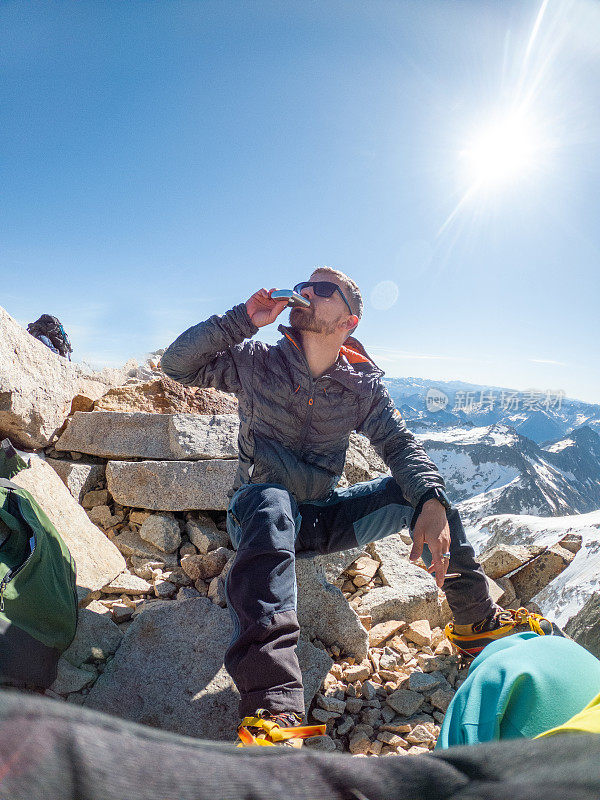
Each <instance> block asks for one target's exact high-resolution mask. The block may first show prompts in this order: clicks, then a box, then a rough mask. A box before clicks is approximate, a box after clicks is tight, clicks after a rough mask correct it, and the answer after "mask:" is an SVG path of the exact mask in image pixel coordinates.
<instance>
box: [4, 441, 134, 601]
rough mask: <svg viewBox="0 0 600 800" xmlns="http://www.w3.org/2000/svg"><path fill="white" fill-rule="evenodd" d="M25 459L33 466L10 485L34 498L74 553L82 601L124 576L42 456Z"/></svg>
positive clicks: (117, 557)
mask: <svg viewBox="0 0 600 800" xmlns="http://www.w3.org/2000/svg"><path fill="white" fill-rule="evenodd" d="M22 456H23V457H25V458H26V459H31V462H30V463H31V466H30V467H29V469H24V470H21V472H19V473H17V475H15V477H14V478H11V481H12V482H13V483H16V484H17V485H18V486H21V487H22V488H23V489H27V491H28V492H30V493H31V494H32V495H33V497H35V499H36V500H37V502H38V503H39V505H40V506H41V507H42V508H43V510H44V511H45V512H46V514H47V515H48V517H49V519H50V521H51V522H52V523H53V524H54V526H55V527H56V530H57V531H58V532H59V533H60V535H61V536H62V538H63V540H64V542H65V544H66V545H67V547H68V548H69V550H70V551H71V555H72V556H73V558H74V559H75V564H76V565H77V594H78V596H79V600H80V601H81V600H83V599H84V598H85V597H87V595H88V594H89V593H90V592H93V591H96V590H98V589H101V588H102V587H103V586H104V585H105V584H107V583H110V582H111V581H112V579H113V578H116V576H117V575H119V574H120V573H121V572H123V570H124V569H125V566H126V565H125V559H124V558H123V556H122V555H121V553H120V552H119V550H118V549H117V548H116V547H115V545H114V544H113V543H112V542H111V541H110V539H108V538H107V537H106V536H105V535H104V534H103V533H102V531H100V530H99V529H98V528H97V527H96V526H95V525H94V524H93V523H92V522H90V520H89V519H88V516H87V514H86V513H85V511H84V509H83V508H82V507H81V506H80V505H79V503H78V502H77V501H76V500H75V498H74V497H73V496H72V495H71V493H70V492H69V490H68V489H67V487H66V486H65V484H64V483H63V482H62V481H61V479H60V478H59V476H58V475H57V474H56V472H55V471H54V470H53V469H52V467H51V466H49V465H48V464H47V463H46V462H45V460H44V459H43V458H42V457H41V456H38V455H35V454H29V453H28V454H25V453H22Z"/></svg>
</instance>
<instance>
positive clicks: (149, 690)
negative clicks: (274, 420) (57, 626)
mask: <svg viewBox="0 0 600 800" xmlns="http://www.w3.org/2000/svg"><path fill="white" fill-rule="evenodd" d="M236 409H237V401H236V400H235V398H234V397H230V396H229V395H225V394H223V393H221V392H218V393H217V392H214V390H195V389H194V388H190V387H185V388H184V387H181V386H179V385H177V384H173V382H172V381H169V379H167V378H166V377H165V376H163V375H162V374H161V373H160V369H159V365H158V358H153V359H152V360H150V361H149V362H148V363H147V364H146V365H144V366H142V367H140V366H139V365H136V364H135V363H131V362H128V364H126V365H125V367H124V368H123V369H122V370H112V371H103V372H101V373H94V372H85V371H84V370H82V369H81V368H79V367H77V366H76V365H74V364H70V363H69V362H67V361H65V360H64V359H62V358H60V357H59V356H56V355H55V354H53V353H52V352H51V351H50V350H49V349H47V348H46V347H45V346H44V345H42V344H41V343H40V342H37V341H36V340H34V339H33V338H32V337H31V336H30V335H29V334H28V333H27V332H26V331H25V330H24V329H23V328H22V327H21V326H20V325H18V323H17V322H16V321H15V320H14V319H12V318H11V317H10V316H9V315H8V314H7V313H6V312H5V311H4V310H3V309H0V439H3V438H5V437H8V438H10V439H11V441H12V442H13V443H14V444H15V445H17V446H18V447H19V448H20V454H21V456H22V457H23V458H24V459H25V461H26V462H28V464H29V466H28V468H27V469H24V470H22V471H21V472H19V473H18V474H17V475H16V476H15V477H14V478H13V480H14V482H15V483H17V484H18V485H19V486H22V487H24V488H26V489H27V490H28V491H29V492H31V494H32V495H33V496H34V497H35V498H36V500H37V501H38V503H39V504H40V505H41V507H42V508H43V509H44V511H45V512H46V514H47V515H48V517H49V518H50V519H51V521H52V522H53V523H54V524H55V526H56V528H57V529H58V531H59V532H60V533H61V535H62V537H63V538H64V540H65V542H66V544H67V545H68V547H69V549H70V550H71V553H72V554H73V556H74V558H75V561H76V564H77V578H78V596H79V605H80V614H79V623H78V627H77V633H76V636H75V639H74V641H73V643H72V644H71V646H70V647H69V649H68V650H67V651H66V652H65V653H64V654H63V656H62V657H61V659H60V662H59V672H58V677H57V679H56V681H55V683H54V684H53V686H52V687H51V688H50V689H49V690H48V691H47V695H48V696H49V697H52V698H54V699H55V700H56V701H57V702H65V701H66V702H70V703H76V704H82V705H85V706H87V707H89V708H94V709H98V710H101V711H104V712H107V713H110V714H114V715H117V716H120V717H124V718H126V719H130V720H135V721H137V722H141V723H144V724H147V725H151V726H154V727H158V728H162V729H164V730H168V731H174V732H177V733H182V734H186V735H188V736H195V737H202V738H207V739H215V740H222V741H233V740H234V739H235V727H236V723H237V722H238V720H237V706H238V693H237V690H236V687H235V685H234V684H233V682H232V680H231V677H230V676H229V674H228V673H227V671H226V670H225V668H224V666H223V655H224V652H225V649H226V647H227V644H228V641H229V639H230V636H231V621H230V617H229V613H228V611H227V601H226V597H225V591H224V582H225V577H226V575H227V572H228V570H229V569H230V567H231V564H232V562H233V560H234V558H235V551H234V549H233V547H232V544H231V542H230V541H229V537H228V535H227V530H226V525H225V510H226V508H227V501H228V498H227V492H228V489H229V487H230V486H231V483H232V480H233V476H234V472H235V468H236V458H237V430H238V423H237V414H236V413H235V411H236ZM440 466H441V468H442V472H443V465H440ZM386 472H387V470H386V467H385V464H384V463H383V462H382V461H381V459H380V457H379V456H378V455H377V453H375V451H374V450H373V448H372V447H371V446H370V444H369V442H368V441H367V440H366V439H364V438H363V437H361V436H358V435H357V434H353V435H352V437H351V442H350V448H349V451H348V455H347V459H346V467H345V470H344V475H343V477H342V481H341V485H352V484H354V483H357V482H359V481H363V480H369V479H370V478H374V477H377V476H379V475H381V474H385V473H386ZM517 510H518V509H517ZM597 513H598V512H596V514H595V515H593V514H587V515H582V519H583V518H584V517H585V518H588V517H589V518H590V519H589V520H587V522H586V526H587V527H586V526H584V527H582V528H577V526H576V525H574V524H571V525H570V527H569V529H568V530H566V529H565V527H564V525H563V526H561V525H560V524H559V522H560V518H559V519H554V520H553V525H554V527H553V526H552V525H550V526H549V525H548V524H546V525H542V522H543V520H542V522H540V526H539V527H540V529H543V530H544V531H545V533H544V536H543V537H541V538H540V537H536V536H535V535H534V534H533V533H532V530H533V528H534V526H533V525H532V524H531V523H530V522H529V523H528V524H527V525H526V535H522V536H521V535H519V534H518V531H519V530H521V528H519V525H518V520H519V517H518V516H517V515H516V514H513V515H510V516H509V515H497V516H496V517H494V516H486V517H485V519H484V520H483V521H482V520H479V521H478V527H477V528H473V533H474V534H475V538H476V540H477V542H476V543H477V545H478V546H479V547H480V549H481V550H482V556H481V561H482V564H483V567H484V570H485V571H486V573H487V574H488V576H489V580H490V587H491V588H492V589H493V593H494V597H495V598H496V599H497V600H498V601H499V602H500V603H501V604H503V605H505V606H507V607H517V606H518V605H520V604H531V603H533V605H530V607H537V603H536V601H537V599H540V598H546V600H545V601H544V602H549V600H548V598H551V597H552V596H553V595H552V591H554V590H553V588H552V587H556V586H558V585H563V584H564V585H565V586H572V583H569V580H571V581H572V578H569V575H572V574H580V573H579V572H576V573H574V570H576V569H581V567H578V565H581V564H583V563H586V562H585V559H586V558H590V557H591V556H593V554H594V553H595V552H596V550H595V549H594V546H593V539H594V532H595V533H596V534H597V526H598V524H599V521H598V519H597ZM592 517H594V518H593V519H592ZM532 519H538V518H532V517H527V518H525V520H526V521H530V520H532ZM568 519H569V520H571V521H572V520H573V517H572V516H571V517H569V518H568ZM596 539H597V535H596ZM409 551H410V537H409V535H408V531H407V530H402V531H398V533H396V534H394V535H392V536H388V537H386V538H385V539H383V540H380V541H378V542H375V543H373V544H371V545H368V546H367V547H366V548H360V547H357V548H354V549H352V550H348V551H344V552H341V553H332V554H329V555H320V554H316V553H303V554H302V555H301V556H299V557H298V558H297V560H296V576H297V584H298V619H299V622H300V627H301V638H300V643H299V645H298V657H299V662H300V666H301V669H302V674H303V680H304V689H305V702H306V708H307V722H309V723H313V722H314V723H324V724H325V725H326V733H325V735H323V736H319V737H315V738H314V739H310V740H308V741H307V742H306V745H307V746H308V747H312V748H316V749H321V750H326V751H332V752H333V751H343V752H349V753H352V754H353V755H355V756H357V757H359V756H361V757H365V756H368V757H375V756H404V755H413V754H419V753H426V752H428V751H429V750H431V749H433V747H435V743H436V740H437V736H438V734H439V729H440V724H441V723H442V721H443V719H444V713H445V711H446V709H447V708H448V704H449V703H450V701H451V699H452V697H453V695H454V693H455V691H456V689H457V688H458V687H459V686H460V684H461V682H462V681H463V680H464V679H465V677H466V671H467V667H468V665H467V664H466V663H464V662H463V661H461V659H460V658H459V657H458V656H457V655H455V654H453V652H452V648H451V646H450V644H449V642H448V641H447V640H446V638H445V636H444V633H443V627H444V625H445V623H446V622H447V621H448V620H449V619H450V613H449V608H448V604H447V602H446V599H445V597H444V595H443V593H442V592H440V591H439V590H438V589H437V587H436V585H435V582H434V580H433V579H432V577H431V576H430V575H429V574H428V573H427V571H426V570H425V569H424V565H423V564H417V565H415V564H411V563H410V562H409V561H408V553H409ZM590 554H591V555H590ZM561 581H562V582H563V583H562V584H561V583H560V582H561ZM569 596H570V597H572V596H573V592H572V591H571V593H570V595H569ZM596 600H597V598H595V597H594V596H593V594H592V592H591V591H590V592H587V594H585V596H584V597H583V598H582V601H581V608H579V607H577V608H575V607H572V606H570V607H569V608H570V610H571V611H572V614H571V616H573V620H574V621H573V623H572V626H571V627H572V630H573V635H574V636H575V637H576V638H577V637H581V641H582V644H584V646H589V647H593V648H596V650H597V639H598V637H597V636H596V635H595V634H594V630H595V628H597V625H596V624H595V622H596V621H597V617H598V609H597V605H598V604H597V602H596ZM586 603H587V604H586ZM594 603H595V605H594ZM584 605H585V608H584Z"/></svg>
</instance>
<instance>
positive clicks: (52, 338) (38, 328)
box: [27, 314, 73, 361]
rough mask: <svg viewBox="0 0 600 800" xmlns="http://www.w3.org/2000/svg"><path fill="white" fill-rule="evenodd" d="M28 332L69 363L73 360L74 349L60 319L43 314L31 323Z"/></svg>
mask: <svg viewBox="0 0 600 800" xmlns="http://www.w3.org/2000/svg"><path fill="white" fill-rule="evenodd" d="M27 331H28V332H29V333H30V334H31V335H32V336H34V337H35V338H36V339H39V340H40V341H41V342H43V343H44V344H45V345H46V346H47V347H50V349H51V350H54V351H55V352H57V353H58V354H59V355H61V356H64V357H65V358H68V359H69V361H70V360H71V353H72V352H73V348H72V347H71V342H70V341H69V337H68V336H67V334H66V331H65V329H64V328H63V326H62V325H61V322H60V320H59V319H58V317H53V316H51V315H50V314H42V316H41V317H40V318H39V319H36V321H35V322H30V323H29V325H28V326H27ZM48 342H50V344H48Z"/></svg>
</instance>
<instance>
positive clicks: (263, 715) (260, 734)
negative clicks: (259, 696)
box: [237, 708, 327, 747]
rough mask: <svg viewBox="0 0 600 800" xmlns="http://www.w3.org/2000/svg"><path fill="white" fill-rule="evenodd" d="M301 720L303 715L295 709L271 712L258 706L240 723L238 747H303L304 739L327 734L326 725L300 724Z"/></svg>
mask: <svg viewBox="0 0 600 800" xmlns="http://www.w3.org/2000/svg"><path fill="white" fill-rule="evenodd" d="M299 722H302V716H301V715H300V714H297V713H296V712H294V711H290V712H280V713H278V714H271V713H270V712H269V711H267V709H265V708H257V709H256V711H255V712H254V714H252V715H251V716H249V717H244V719H243V720H242V721H241V722H240V724H239V725H238V729H237V732H238V736H239V737H240V743H239V744H238V745H237V747H252V746H254V745H260V746H267V747H268V746H275V745H283V746H285V747H302V740H303V739H308V738H309V737H310V736H323V735H324V734H325V730H326V728H327V726H326V725H298V723H299Z"/></svg>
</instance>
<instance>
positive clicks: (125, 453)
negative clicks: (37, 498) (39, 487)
mask: <svg viewBox="0 0 600 800" xmlns="http://www.w3.org/2000/svg"><path fill="white" fill-rule="evenodd" d="M238 428H239V421H238V418H237V416H234V415H233V414H151V413H147V412H143V411H91V412H90V411H76V412H75V414H74V415H73V416H72V417H71V419H70V420H69V422H68V424H67V428H66V430H65V431H64V433H63V434H62V436H61V437H60V439H59V440H58V441H57V442H56V444H55V448H56V450H68V451H76V452H79V453H87V454H88V455H94V456H102V458H125V459H126V458H151V459H160V460H166V461H183V460H188V459H189V460H195V459H207V458H236V457H237V453H238V450H237V435H238Z"/></svg>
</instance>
